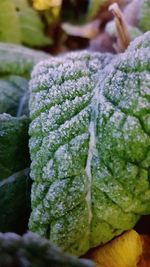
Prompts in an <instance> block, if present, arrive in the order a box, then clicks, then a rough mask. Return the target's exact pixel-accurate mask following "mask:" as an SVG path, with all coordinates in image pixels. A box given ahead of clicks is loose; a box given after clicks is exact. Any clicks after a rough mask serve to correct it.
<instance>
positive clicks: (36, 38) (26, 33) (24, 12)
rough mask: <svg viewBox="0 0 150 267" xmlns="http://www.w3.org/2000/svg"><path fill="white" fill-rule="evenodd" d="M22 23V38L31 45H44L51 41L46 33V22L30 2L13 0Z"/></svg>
mask: <svg viewBox="0 0 150 267" xmlns="http://www.w3.org/2000/svg"><path fill="white" fill-rule="evenodd" d="M13 2H14V5H15V7H16V14H17V16H18V19H19V23H20V30H21V39H22V42H23V43H24V44H27V45H29V46H43V45H47V44H49V43H50V39H49V38H48V37H46V36H45V35H44V24H43V23H42V21H41V19H40V17H39V14H38V12H37V11H35V10H34V9H33V8H32V7H30V5H29V4H28V2H27V0H13Z"/></svg>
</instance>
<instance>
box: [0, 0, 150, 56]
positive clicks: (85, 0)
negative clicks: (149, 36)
mask: <svg viewBox="0 0 150 267" xmlns="http://www.w3.org/2000/svg"><path fill="white" fill-rule="evenodd" d="M114 2H117V4H118V5H119V8H120V10H121V11H122V14H123V17H124V20H125V22H126V25H127V27H128V31H129V33H130V36H131V39H134V38H135V37H136V36H138V35H140V34H142V32H145V31H147V30H150V20H149V14H150V1H149V0H82V1H81V0H1V1H0V10H1V12H0V41H1V42H11V43H20V44H24V45H26V46H29V47H33V48H38V49H41V50H44V51H47V52H49V53H51V54H58V53H61V52H66V51H70V50H76V49H83V48H88V49H90V50H94V51H101V52H113V53H116V50H115V48H114V47H115V46H114V43H115V42H116V38H117V35H116V29H115V24H114V17H113V14H112V13H111V12H110V11H109V9H108V8H109V6H110V5H111V4H112V3H114Z"/></svg>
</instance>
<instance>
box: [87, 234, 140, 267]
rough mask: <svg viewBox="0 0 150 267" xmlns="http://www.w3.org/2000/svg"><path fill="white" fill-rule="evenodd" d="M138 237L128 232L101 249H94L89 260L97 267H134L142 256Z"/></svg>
mask: <svg viewBox="0 0 150 267" xmlns="http://www.w3.org/2000/svg"><path fill="white" fill-rule="evenodd" d="M142 249H143V248H142V239H141V237H140V235H139V234H138V233H137V232H136V231H134V230H130V231H127V232H125V233H124V234H123V235H121V236H119V237H117V238H115V239H114V240H112V241H111V242H109V243H107V244H106V245H104V246H102V247H98V248H96V249H94V250H93V251H92V252H91V253H90V258H91V259H92V260H93V261H95V262H96V264H97V265H96V266H97V267H136V266H137V263H138V261H139V258H140V255H141V254H142Z"/></svg>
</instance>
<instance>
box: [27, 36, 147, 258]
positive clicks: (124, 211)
mask: <svg viewBox="0 0 150 267" xmlns="http://www.w3.org/2000/svg"><path fill="white" fill-rule="evenodd" d="M148 35H150V32H149V33H148ZM145 39H146V38H145V36H144V37H143V45H140V46H141V47H139V48H136V49H135V50H134V49H132V48H130V49H131V50H130V49H129V50H128V51H127V52H126V53H124V54H121V55H119V56H117V57H116V58H115V59H114V60H113V61H111V59H110V57H109V56H107V55H106V54H103V55H101V54H98V53H97V54H92V55H91V54H89V53H88V52H87V53H86V52H84V53H83V52H80V53H79V52H77V53H75V54H72V53H71V54H70V55H68V56H66V57H62V58H61V57H60V58H56V59H52V60H51V61H45V62H42V63H39V64H38V65H37V66H36V67H35V69H34V71H33V73H32V80H31V83H30V88H31V97H30V115H31V120H32V122H31V124H30V131H29V133H30V136H31V139H30V153H31V160H32V164H31V177H32V179H33V180H34V184H33V187H32V209H33V211H32V214H31V218H30V229H31V230H32V231H35V232H38V233H39V234H40V235H42V236H45V237H47V238H50V239H51V240H52V241H53V242H54V243H55V244H57V245H59V246H61V247H62V248H63V249H64V250H65V251H70V252H71V253H73V254H76V255H82V254H83V253H84V252H86V251H87V250H88V249H89V248H91V247H95V246H97V245H99V244H102V243H106V242H107V241H109V240H110V239H112V238H113V237H114V236H116V235H119V234H120V233H121V232H123V231H124V230H126V229H130V228H132V227H133V226H134V225H135V223H136V222H137V220H138V219H139V217H140V215H142V214H148V213H150V184H149V167H150V164H149V159H150V153H149V148H150V126H149V121H150V115H149V114H150V102H149V101H150V92H149V84H150V75H149V71H150V48H149V46H148V47H146V45H145V44H144V43H145ZM138 40H139V41H138ZM135 42H136V44H135V47H136V46H137V43H141V38H140V39H137V40H136V41H135ZM131 47H134V44H133V45H132V46H131ZM143 47H145V48H143ZM104 58H105V59H106V61H105V63H104ZM110 61H111V64H109V65H108V66H106V65H107V63H108V62H110ZM105 66H106V67H105Z"/></svg>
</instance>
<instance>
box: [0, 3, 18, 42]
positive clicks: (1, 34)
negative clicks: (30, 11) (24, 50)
mask: <svg viewBox="0 0 150 267" xmlns="http://www.w3.org/2000/svg"><path fill="white" fill-rule="evenodd" d="M0 40H1V41H4V42H12V43H21V32H20V26H19V19H18V17H17V16H16V10H15V6H14V4H13V1H10V0H1V1H0Z"/></svg>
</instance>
